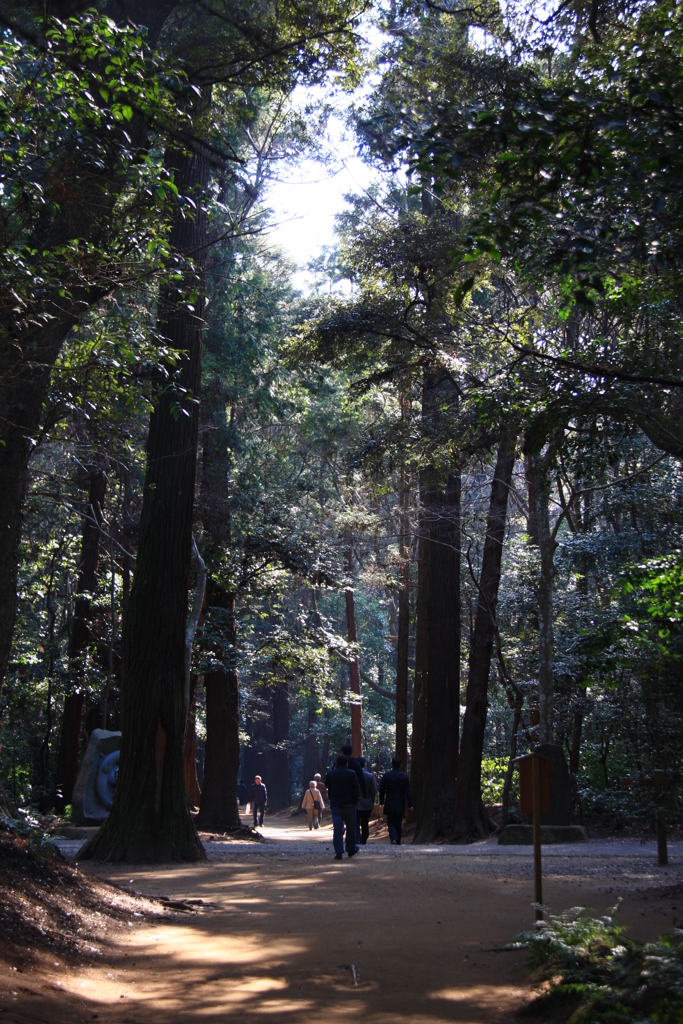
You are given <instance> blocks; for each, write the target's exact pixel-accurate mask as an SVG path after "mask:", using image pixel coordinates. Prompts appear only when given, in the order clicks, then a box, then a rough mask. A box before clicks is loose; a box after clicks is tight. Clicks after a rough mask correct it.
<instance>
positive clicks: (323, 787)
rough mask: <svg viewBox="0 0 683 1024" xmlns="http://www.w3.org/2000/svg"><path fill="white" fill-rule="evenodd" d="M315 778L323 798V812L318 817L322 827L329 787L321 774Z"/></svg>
mask: <svg viewBox="0 0 683 1024" xmlns="http://www.w3.org/2000/svg"><path fill="white" fill-rule="evenodd" d="M313 778H314V779H315V784H316V786H317V787H318V791H319V792H320V795H321V797H322V798H323V807H322V810H321V811H320V814H319V815H318V820H319V822H320V824H321V825H322V823H323V811H324V810H325V804H326V803H327V786H326V785H325V783H324V782H323V777H322V775H321V774H320V772H316V773H315V775H314V776H313Z"/></svg>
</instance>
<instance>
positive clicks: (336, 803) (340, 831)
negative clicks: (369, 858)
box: [325, 754, 360, 860]
mask: <svg viewBox="0 0 683 1024" xmlns="http://www.w3.org/2000/svg"><path fill="white" fill-rule="evenodd" d="M325 785H326V786H327V793H328V796H329V798H330V807H331V808H332V825H333V828H334V832H333V840H332V841H333V843H334V859H335V860H341V859H342V857H343V856H344V828H346V852H347V853H348V855H349V857H354V856H355V855H356V854H357V853H358V847H357V846H356V804H357V803H358V798H359V796H360V785H359V783H358V777H357V775H356V773H355V772H354V771H353V769H351V768H349V761H348V758H347V757H346V755H345V754H340V755H339V757H338V758H337V766H336V768H333V769H332V771H331V772H328V773H327V777H326V779H325Z"/></svg>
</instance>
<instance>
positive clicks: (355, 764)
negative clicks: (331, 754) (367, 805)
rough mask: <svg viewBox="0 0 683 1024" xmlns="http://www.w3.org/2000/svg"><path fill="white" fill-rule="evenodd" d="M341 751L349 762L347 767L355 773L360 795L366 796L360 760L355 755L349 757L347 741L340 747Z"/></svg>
mask: <svg viewBox="0 0 683 1024" xmlns="http://www.w3.org/2000/svg"><path fill="white" fill-rule="evenodd" d="M341 752H342V754H343V755H344V757H345V758H346V759H347V761H348V762H349V768H350V769H351V771H354V772H355V773H356V778H357V779H358V785H359V786H360V791H361V795H362V796H367V795H368V791H367V787H366V785H365V776H364V775H363V769H362V768H361V766H360V761H359V760H358V758H357V757H351V747H350V746H349V745H348V743H345V744H344V746H343V747H342V748H341Z"/></svg>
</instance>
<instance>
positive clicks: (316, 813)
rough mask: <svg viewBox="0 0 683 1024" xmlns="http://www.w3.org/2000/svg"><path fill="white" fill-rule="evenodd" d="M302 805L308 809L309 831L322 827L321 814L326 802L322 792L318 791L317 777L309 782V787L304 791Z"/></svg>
mask: <svg viewBox="0 0 683 1024" xmlns="http://www.w3.org/2000/svg"><path fill="white" fill-rule="evenodd" d="M301 806H302V807H303V809H304V810H305V811H306V816H307V818H308V831H309V832H310V831H311V830H312V829H314V828H320V815H321V813H322V811H323V810H324V809H325V803H324V801H323V798H322V794H321V793H320V792H319V791H318V785H317V783H316V781H315V779H314V780H313V781H312V782H309V783H308V789H307V790H306V792H305V793H304V798H303V800H302V801H301Z"/></svg>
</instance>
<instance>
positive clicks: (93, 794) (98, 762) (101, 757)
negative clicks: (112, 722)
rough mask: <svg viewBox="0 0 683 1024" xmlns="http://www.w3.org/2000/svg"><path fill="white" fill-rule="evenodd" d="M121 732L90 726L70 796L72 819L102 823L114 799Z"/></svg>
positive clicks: (78, 823) (91, 823) (93, 823)
mask: <svg viewBox="0 0 683 1024" xmlns="http://www.w3.org/2000/svg"><path fill="white" fill-rule="evenodd" d="M120 751H121V733H120V732H108V731H107V730H106V729H93V731H92V732H91V734H90V741H89V743H88V749H87V750H86V752H85V757H84V758H83V764H82V765H81V770H80V772H79V773H78V778H77V779H76V785H75V786H74V791H73V797H72V799H71V820H72V821H73V822H75V823H76V824H77V825H101V824H102V822H103V821H104V819H105V818H106V817H107V815H108V814H109V811H110V810H111V807H112V804H113V802H114V794H115V793H116V784H117V782H118V776H119V755H120Z"/></svg>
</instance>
